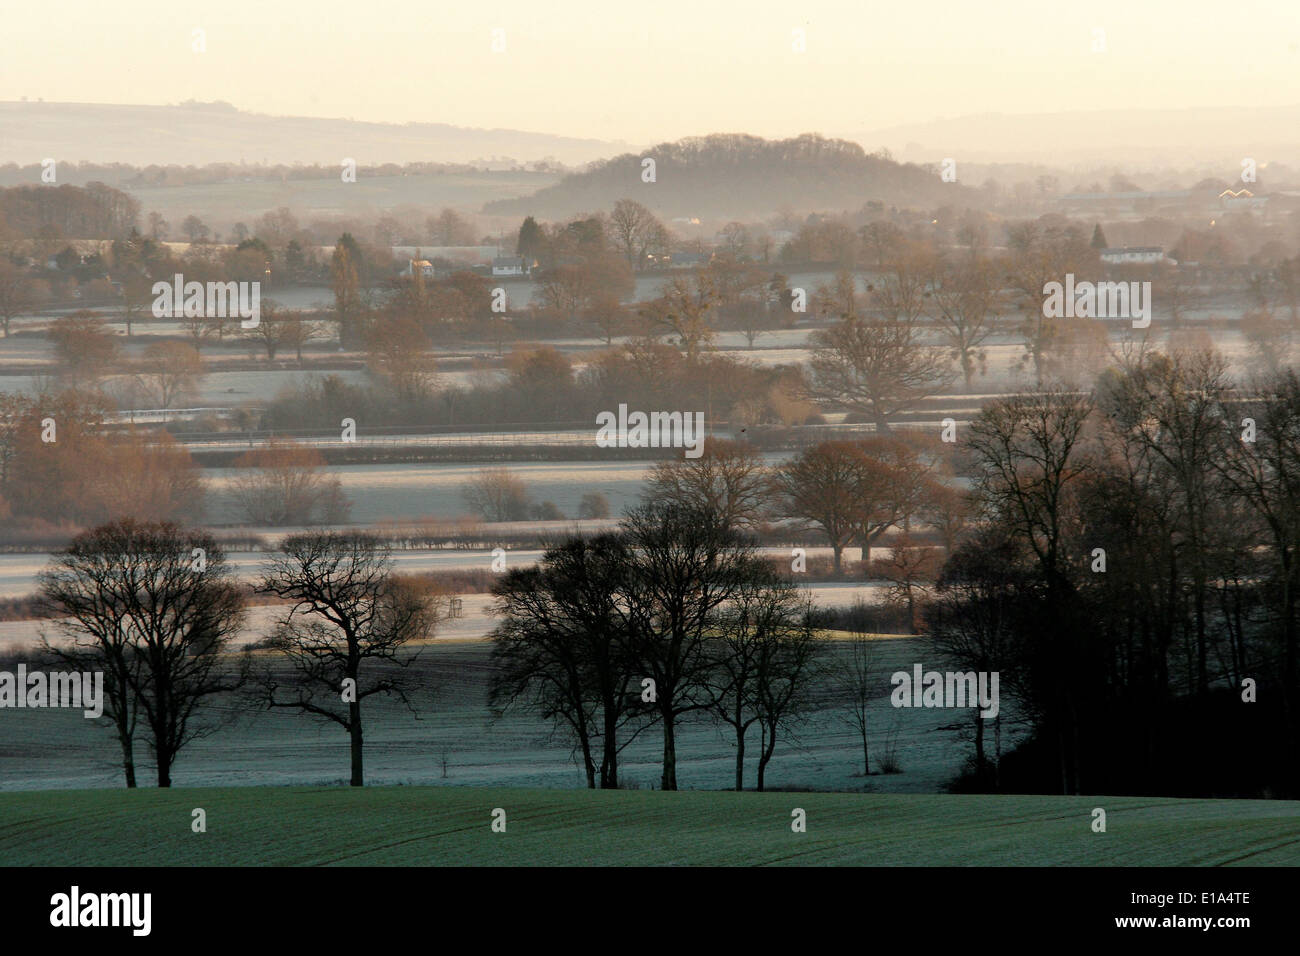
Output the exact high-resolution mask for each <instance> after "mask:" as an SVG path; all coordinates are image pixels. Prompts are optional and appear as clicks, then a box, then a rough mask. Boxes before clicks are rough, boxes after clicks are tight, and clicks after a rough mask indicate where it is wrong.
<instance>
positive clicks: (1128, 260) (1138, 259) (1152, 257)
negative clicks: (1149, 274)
mask: <svg viewBox="0 0 1300 956" xmlns="http://www.w3.org/2000/svg"><path fill="white" fill-rule="evenodd" d="M1164 258H1165V251H1164V250H1163V249H1161V248H1160V247H1159V246H1125V247H1124V248H1122V249H1103V250H1101V261H1102V262H1104V263H1106V264H1107V265H1112V266H1116V265H1137V264H1150V263H1154V262H1162V261H1163V260H1164Z"/></svg>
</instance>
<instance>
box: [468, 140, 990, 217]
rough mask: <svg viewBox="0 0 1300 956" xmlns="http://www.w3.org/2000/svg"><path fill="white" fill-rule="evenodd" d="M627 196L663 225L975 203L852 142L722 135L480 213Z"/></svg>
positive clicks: (626, 160)
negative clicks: (648, 177)
mask: <svg viewBox="0 0 1300 956" xmlns="http://www.w3.org/2000/svg"><path fill="white" fill-rule="evenodd" d="M647 157H649V158H653V159H654V161H655V181H654V182H653V183H646V182H643V181H642V178H641V173H642V161H643V160H644V159H645V158H647ZM624 197H630V198H632V199H636V200H637V201H638V202H641V203H642V204H644V205H645V206H647V207H649V208H650V209H652V210H653V211H654V212H656V213H658V214H659V215H660V216H662V217H664V218H674V217H679V216H692V217H699V218H701V219H705V218H707V219H753V218H762V217H765V216H769V215H771V214H772V213H774V212H777V211H778V210H780V209H782V208H789V209H791V210H794V211H806V210H823V211H831V210H842V209H854V210H856V209H859V208H861V207H862V205H863V204H865V203H866V202H868V201H870V200H879V201H881V202H884V203H885V204H887V205H890V204H893V205H912V206H930V205H937V204H941V203H954V204H959V205H960V204H965V203H970V202H978V197H975V196H974V194H973V192H972V191H968V190H967V189H966V188H965V187H963V186H958V185H956V184H953V183H944V182H942V181H941V180H940V178H939V176H938V175H937V173H935V172H934V171H933V170H929V169H925V168H923V167H920V166H913V165H904V164H900V163H896V162H894V161H893V160H891V159H889V158H888V157H886V156H881V155H875V154H868V153H867V152H866V150H864V149H863V148H862V147H861V146H859V145H858V144H857V143H851V142H848V141H847V140H840V139H827V138H825V137H823V136H817V135H813V134H805V135H803V136H798V137H795V138H793V139H782V140H765V139H761V138H759V137H757V136H746V135H741V134H721V133H719V134H715V135H712V136H702V137H693V138H690V139H683V140H679V141H677V142H675V143H661V144H659V145H658V146H654V147H651V148H649V149H646V150H644V151H642V152H640V153H624V154H623V155H621V156H615V157H614V158H613V159H607V160H603V161H601V162H598V163H594V164H593V165H592V166H591V167H589V168H588V169H587V170H586V171H585V172H581V173H573V174H570V175H568V176H565V177H564V178H563V179H561V180H560V181H559V182H558V183H556V184H555V185H554V186H548V187H546V188H545V189H541V190H539V191H537V192H536V193H534V194H533V195H531V196H528V197H524V198H519V199H501V200H496V201H494V202H490V203H488V204H487V205H486V206H484V209H483V211H484V212H486V213H489V214H493V215H513V216H524V215H533V216H538V217H541V218H545V219H559V218H564V217H567V216H572V215H575V214H577V213H581V212H594V211H596V210H598V209H608V208H609V207H611V206H613V204H614V203H615V202H616V201H617V200H619V199H622V198H624Z"/></svg>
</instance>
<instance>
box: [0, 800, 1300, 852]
mask: <svg viewBox="0 0 1300 956" xmlns="http://www.w3.org/2000/svg"><path fill="white" fill-rule="evenodd" d="M1096 806H1101V807H1104V808H1105V809H1106V811H1107V832H1105V833H1094V832H1092V830H1091V827H1090V822H1091V814H1092V809H1093V808H1094V807H1096ZM197 808H201V809H203V810H204V811H205V813H206V826H207V829H206V832H203V833H196V832H194V831H193V829H192V820H193V811H194V810H195V809H197ZM796 809H799V810H802V811H804V814H805V818H806V832H802V833H796V832H793V831H792V828H791V821H792V819H793V818H792V813H793V812H794V811H795V810H796ZM494 811H504V822H505V831H504V832H494V830H493V828H492V823H493V819H494ZM495 817H496V819H498V820H500V819H501V814H500V813H496V814H495ZM0 860H3V861H4V863H6V864H9V865H59V866H97V865H104V866H131V865H174V866H232V865H233V866H248V865H293V866H317V865H331V864H341V865H414V866H430V865H433V866H438V865H447V866H529V865H550V866H555V865H583V864H586V865H696V866H720V865H773V864H795V865H859V866H860V865H878V866H879V865H885V866H888V865H896V866H915V865H957V866H965V865H1035V866H1106V865H1109V866H1135V865H1160V866H1218V865H1255V866H1259V865H1275V866H1276V865H1295V864H1297V863H1300V803H1298V802H1294V801H1285V802H1284V801H1263V800H1181V799H1155V798H1143V797H1049V796H938V795H921V794H906V795H903V794H831V793H816V794H814V793H727V792H714V793H702V792H678V793H663V792H659V791H654V792H651V791H604V792H602V791H587V790H569V791H556V790H534V789H514V788H510V789H507V788H488V789H477V788H437V787H373V788H366V789H362V790H353V789H349V788H346V787H242V788H223V789H216V788H211V789H210V788H200V789H174V790H168V791H163V790H138V791H134V792H130V791H125V790H111V791H110V790H80V791H61V792H53V793H6V794H0Z"/></svg>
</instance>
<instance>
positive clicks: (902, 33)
mask: <svg viewBox="0 0 1300 956" xmlns="http://www.w3.org/2000/svg"><path fill="white" fill-rule="evenodd" d="M498 30H499V31H503V33H494V31H498ZM797 30H802V31H803V34H802V40H803V49H802V50H799V49H797V47H798V44H799V40H800V36H799V35H798V34H796V32H795V31H797ZM196 31H202V32H201V33H196ZM1098 31H1100V32H1098ZM494 41H495V45H496V46H497V47H498V49H494ZM200 47H201V49H200ZM1095 47H1096V49H1094V48H1095ZM23 97H26V98H28V99H29V100H34V99H38V98H43V99H45V100H47V101H57V102H81V103H131V104H166V103H178V102H181V101H183V100H189V99H196V100H203V101H210V100H224V101H227V102H229V103H232V104H234V105H235V106H237V107H239V108H240V109H243V110H249V111H252V112H258V113H268V114H274V115H301V116H319V117H343V118H352V119H357V120H367V121H376V122H398V123H404V122H443V123H452V124H455V125H458V126H471V127H481V128H509V129H522V130H531V131H537V132H547V133H555V134H560V135H567V136H580V137H592V138H597V139H603V140H621V141H624V142H627V143H649V142H659V141H663V140H671V139H677V138H679V137H682V136H689V135H699V134H704V133H710V132H747V133H753V134H756V135H760V136H769V137H776V136H788V135H795V134H798V133H802V132H807V131H817V132H822V133H826V134H828V135H845V134H851V133H853V132H854V131H861V130H874V129H880V128H886V127H891V126H895V125H902V124H907V123H912V122H925V121H929V120H934V119H940V118H947V117H956V116H964V115H970V114H981V113H990V112H999V113H1039V112H1058V111H1072V110H1099V109H1125V108H1153V109H1157V108H1184V107H1189V106H1198V107H1206V106H1210V107H1213V106H1219V107H1222V106H1242V105H1254V106H1284V105H1290V104H1296V103H1300V5H1298V0H1236V2H1234V3H1231V4H1223V3H1218V2H1215V3H1210V2H1207V0H1093V2H1089V3H1087V4H1080V3H1073V2H1065V0H992V2H979V0H925V2H920V3H898V2H891V3H883V2H879V0H787V2H771V0H746V2H740V0H644V2H641V0H631V2H629V0H547V2H541V0H533V2H519V0H494V2H492V3H465V2H460V3H455V4H447V3H441V2H436V0H435V2H433V3H409V2H408V3H398V2H390V0H366V2H363V3H361V2H355V0H310V2H309V0H222V2H221V3H211V2H203V3H196V2H176V0H125V2H124V3H121V4H108V3H104V2H103V0H61V2H60V3H59V4H57V5H50V4H41V3H24V4H18V3H10V4H6V6H5V8H4V11H3V13H2V14H0V100H18V99H21V98H23ZM0 135H3V131H2V130H0Z"/></svg>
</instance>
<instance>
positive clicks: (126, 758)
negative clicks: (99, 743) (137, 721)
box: [118, 730, 135, 790]
mask: <svg viewBox="0 0 1300 956" xmlns="http://www.w3.org/2000/svg"><path fill="white" fill-rule="evenodd" d="M118 740H120V741H121V744H122V769H123V770H124V771H125V772H126V786H127V789H128V790H134V789H135V753H134V750H135V748H134V747H133V746H132V742H131V735H130V733H129V732H127V731H126V730H121V731H119V732H118Z"/></svg>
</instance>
